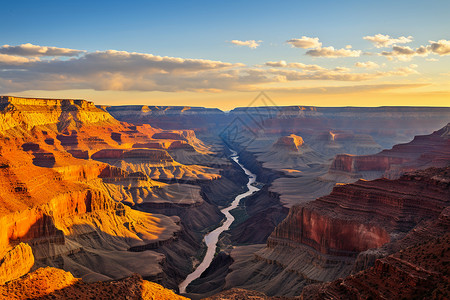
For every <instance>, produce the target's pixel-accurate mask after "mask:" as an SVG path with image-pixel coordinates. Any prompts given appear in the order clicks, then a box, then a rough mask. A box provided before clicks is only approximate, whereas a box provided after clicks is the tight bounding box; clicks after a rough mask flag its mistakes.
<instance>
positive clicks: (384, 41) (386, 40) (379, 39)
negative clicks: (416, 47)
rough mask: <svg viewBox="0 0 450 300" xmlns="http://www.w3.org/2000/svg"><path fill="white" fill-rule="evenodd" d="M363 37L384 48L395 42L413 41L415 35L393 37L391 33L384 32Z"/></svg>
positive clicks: (377, 46)
mask: <svg viewBox="0 0 450 300" xmlns="http://www.w3.org/2000/svg"><path fill="white" fill-rule="evenodd" d="M363 39H365V40H368V41H370V42H372V43H373V44H374V45H375V47H376V48H384V47H389V46H391V45H394V44H406V43H410V42H412V41H413V37H412V36H408V37H405V36H400V37H398V38H392V37H390V36H389V35H384V34H380V33H379V34H375V35H372V36H369V35H368V36H365V37H363Z"/></svg>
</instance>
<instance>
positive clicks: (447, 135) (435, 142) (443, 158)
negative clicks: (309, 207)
mask: <svg viewBox="0 0 450 300" xmlns="http://www.w3.org/2000/svg"><path fill="white" fill-rule="evenodd" d="M449 163H450V124H447V125H446V126H445V127H443V128H442V129H440V130H437V131H435V132H433V133H432V134H430V135H423V136H416V137H415V138H414V139H413V140H412V141H411V142H409V143H406V144H399V145H395V146H394V147H392V149H390V150H383V151H381V152H379V153H377V154H374V155H364V156H352V155H347V154H341V155H337V156H336V158H335V159H334V161H333V163H332V164H331V167H330V173H339V172H343V173H348V174H353V175H354V176H363V177H364V178H367V179H373V178H377V177H381V176H385V177H387V178H397V177H398V176H399V175H401V174H402V173H403V172H405V171H408V170H413V169H418V168H427V167H443V166H446V165H448V164H449Z"/></svg>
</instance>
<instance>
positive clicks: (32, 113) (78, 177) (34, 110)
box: [0, 97, 242, 288]
mask: <svg viewBox="0 0 450 300" xmlns="http://www.w3.org/2000/svg"><path fill="white" fill-rule="evenodd" d="M0 104H1V109H2V111H1V113H0V120H1V122H0V124H1V128H0V135H1V139H0V147H1V148H0V153H1V155H0V164H1V167H0V177H1V185H0V223H1V224H2V228H3V230H2V231H1V235H0V256H1V257H4V258H3V260H2V262H3V263H2V266H3V269H4V270H6V271H5V272H4V273H2V274H4V278H3V279H2V280H3V282H5V281H8V280H10V279H14V278H16V277H18V276H20V275H23V274H25V273H26V272H28V271H29V270H30V269H31V270H34V269H37V268H38V267H44V266H52V267H58V268H63V269H64V270H66V271H70V272H71V273H72V274H74V276H77V277H81V278H83V280H85V281H87V282H94V281H98V280H111V279H120V278H123V277H125V276H130V275H131V274H133V273H139V274H140V275H142V276H143V277H145V278H148V279H151V280H154V281H157V282H161V283H164V284H165V285H166V286H170V287H172V288H176V287H177V284H178V282H179V281H181V280H182V279H183V277H184V276H185V275H186V274H187V273H188V272H190V271H191V270H192V267H193V263H195V260H194V261H191V259H192V258H195V257H198V256H199V255H201V251H202V247H201V239H202V231H204V230H206V229H207V228H209V227H211V226H214V225H215V224H217V223H218V222H219V221H220V220H221V219H222V214H221V213H220V211H219V209H218V207H217V206H216V205H215V204H213V202H211V200H209V199H208V197H207V196H206V195H208V193H211V191H212V192H213V193H216V194H215V195H216V197H217V201H223V202H225V203H226V202H227V201H229V200H231V199H232V198H233V194H235V193H238V192H239V190H240V189H241V185H240V183H239V182H240V181H239V180H240V179H239V178H241V177H242V175H241V174H240V173H236V172H235V171H234V170H235V168H234V167H233V165H232V164H231V163H230V162H228V160H226V159H224V158H221V157H218V156H217V153H216V152H213V151H210V150H209V148H210V146H207V145H205V144H204V143H203V142H202V141H200V140H199V139H198V138H196V136H195V133H194V132H193V131H189V130H178V131H177V130H174V131H168V130H161V129H156V128H152V127H150V126H149V125H142V126H135V125H131V124H128V123H123V122H119V121H117V120H116V119H114V118H113V117H112V116H111V115H110V114H109V113H108V112H107V111H105V110H104V109H103V108H101V107H96V106H95V105H93V104H92V103H90V102H87V101H85V100H56V99H30V98H17V97H1V98H0ZM172 155H173V157H172ZM174 157H177V158H179V159H180V161H183V163H181V162H178V161H176V160H175V159H174ZM202 158H203V159H202ZM202 160H204V161H205V162H207V163H204V164H203V165H200V164H196V162H201V161H202ZM208 162H210V163H209V165H210V166H208ZM213 164H214V167H211V166H212V165H213ZM221 173H222V174H224V176H222V175H221ZM230 176H232V177H234V178H235V179H236V181H235V182H231V181H230V179H229V177H230ZM156 179H158V180H164V182H161V181H156ZM213 182H214V184H213ZM49 187H51V188H49ZM225 189H226V190H227V191H228V192H227V193H224V191H223V190H225ZM203 190H205V192H204V191H203ZM212 196H213V195H209V197H212ZM20 242H26V243H28V244H29V245H30V246H31V249H32V251H33V253H34V257H33V260H31V259H30V260H26V259H25V257H27V255H23V257H24V259H23V264H18V265H17V266H16V268H13V267H12V266H14V264H17V262H14V259H16V258H17V257H18V256H20V255H18V254H15V253H20V252H24V251H25V252H26V251H27V250H26V249H28V248H26V247H25V248H23V247H22V246H20V245H22V244H19V243H20ZM18 244H19V246H16V245H18ZM30 251H31V250H30ZM30 251H28V252H30ZM28 252H27V253H28ZM142 261H145V262H146V263H145V264H142V263H141V262H142ZM8 272H16V273H17V274H16V273H11V274H9V273H8Z"/></svg>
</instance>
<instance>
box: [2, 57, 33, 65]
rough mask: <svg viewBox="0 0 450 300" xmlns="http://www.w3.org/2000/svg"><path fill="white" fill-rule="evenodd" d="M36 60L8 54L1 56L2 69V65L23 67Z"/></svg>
mask: <svg viewBox="0 0 450 300" xmlns="http://www.w3.org/2000/svg"><path fill="white" fill-rule="evenodd" d="M35 60H36V59H30V58H27V57H23V56H16V55H8V54H0V67H1V66H2V65H11V64H12V65H21V64H24V63H28V62H31V61H35Z"/></svg>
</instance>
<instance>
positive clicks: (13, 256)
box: [0, 243, 34, 285]
mask: <svg viewBox="0 0 450 300" xmlns="http://www.w3.org/2000/svg"><path fill="white" fill-rule="evenodd" d="M33 265H34V256H33V251H32V250H31V247H30V246H29V245H28V244H25V243H20V244H18V245H16V246H14V248H12V249H11V250H9V251H8V252H7V253H6V254H5V256H3V258H1V261H0V285H2V284H4V283H5V282H8V281H11V280H14V279H16V278H19V277H21V276H23V275H25V274H26V273H28V272H29V271H30V270H31V268H32V267H33Z"/></svg>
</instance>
